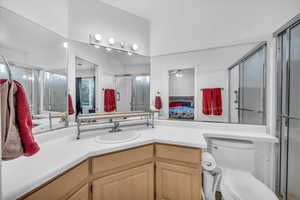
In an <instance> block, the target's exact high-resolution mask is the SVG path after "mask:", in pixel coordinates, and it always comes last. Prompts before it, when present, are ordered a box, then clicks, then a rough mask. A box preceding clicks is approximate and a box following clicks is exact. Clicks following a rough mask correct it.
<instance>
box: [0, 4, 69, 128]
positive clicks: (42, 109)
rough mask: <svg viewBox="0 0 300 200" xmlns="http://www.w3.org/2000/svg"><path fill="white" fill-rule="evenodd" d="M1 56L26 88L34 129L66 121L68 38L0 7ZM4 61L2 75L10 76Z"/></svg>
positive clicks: (58, 125) (55, 125)
mask: <svg viewBox="0 0 300 200" xmlns="http://www.w3.org/2000/svg"><path fill="white" fill-rule="evenodd" d="M1 25H2V26H1V30H0V35H1V38H0V55H1V56H4V57H5V58H6V60H7V61H8V63H9V68H10V70H11V74H12V79H13V80H15V81H18V82H19V83H21V84H22V86H23V87H24V89H25V93H26V97H27V100H28V103H29V107H30V111H31V116H32V119H33V127H34V128H33V132H34V133H41V132H44V131H47V130H49V129H55V128H61V127H65V126H66V124H67V120H66V119H67V113H66V105H67V98H66V94H67V70H66V67H67V64H66V51H67V49H66V48H65V47H64V43H65V42H66V39H65V38H63V37H61V36H60V35H58V34H56V33H54V32H52V31H50V30H47V29H45V28H44V27H42V26H40V25H38V24H36V23H33V22H31V21H29V20H27V19H25V18H23V17H21V16H19V15H17V14H15V13H13V12H11V11H9V10H7V9H4V8H1ZM4 64H5V63H4V61H0V72H1V73H0V78H1V79H7V78H8V75H7V72H6V70H5V65H4Z"/></svg>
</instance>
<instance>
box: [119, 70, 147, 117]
mask: <svg viewBox="0 0 300 200" xmlns="http://www.w3.org/2000/svg"><path fill="white" fill-rule="evenodd" d="M115 85H116V91H117V110H118V112H129V111H147V110H149V109H150V76H149V75H118V76H116V77H115Z"/></svg>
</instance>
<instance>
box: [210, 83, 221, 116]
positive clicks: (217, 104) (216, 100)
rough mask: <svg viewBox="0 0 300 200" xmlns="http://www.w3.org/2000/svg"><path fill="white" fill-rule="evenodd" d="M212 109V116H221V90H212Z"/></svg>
mask: <svg viewBox="0 0 300 200" xmlns="http://www.w3.org/2000/svg"><path fill="white" fill-rule="evenodd" d="M212 99H213V100H212V107H213V114H214V115H222V89H221V88H214V89H212Z"/></svg>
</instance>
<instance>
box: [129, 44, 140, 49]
mask: <svg viewBox="0 0 300 200" xmlns="http://www.w3.org/2000/svg"><path fill="white" fill-rule="evenodd" d="M131 48H132V50H133V51H137V50H138V49H139V46H138V45H137V44H133V45H132V47H131Z"/></svg>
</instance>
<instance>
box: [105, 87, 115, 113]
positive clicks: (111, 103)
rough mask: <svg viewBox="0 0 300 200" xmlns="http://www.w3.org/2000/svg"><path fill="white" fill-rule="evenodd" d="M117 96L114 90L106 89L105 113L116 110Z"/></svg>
mask: <svg viewBox="0 0 300 200" xmlns="http://www.w3.org/2000/svg"><path fill="white" fill-rule="evenodd" d="M116 108H117V106H116V96H115V90H113V89H105V90H104V111H105V112H112V111H114V110H116Z"/></svg>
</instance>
